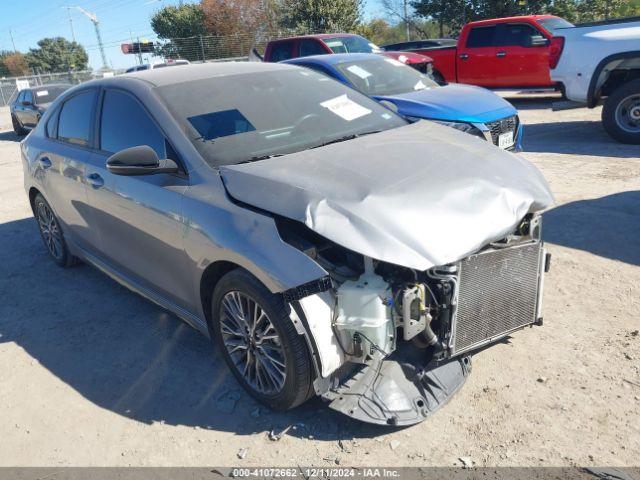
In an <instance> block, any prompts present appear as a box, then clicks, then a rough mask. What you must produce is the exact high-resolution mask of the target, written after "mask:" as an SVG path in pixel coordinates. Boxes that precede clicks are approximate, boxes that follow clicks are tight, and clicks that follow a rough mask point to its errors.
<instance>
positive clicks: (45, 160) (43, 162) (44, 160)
mask: <svg viewBox="0 0 640 480" xmlns="http://www.w3.org/2000/svg"><path fill="white" fill-rule="evenodd" d="M38 163H39V164H40V166H41V167H42V168H44V169H45V170H46V169H48V168H51V160H49V158H48V157H41V158H40V159H39V160H38Z"/></svg>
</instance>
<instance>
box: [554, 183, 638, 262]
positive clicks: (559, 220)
mask: <svg viewBox="0 0 640 480" xmlns="http://www.w3.org/2000/svg"><path fill="white" fill-rule="evenodd" d="M542 231H543V238H544V239H545V241H547V242H550V243H555V244H557V245H562V246H565V247H570V248H575V249H578V250H584V251H587V252H590V253H593V254H594V255H598V256H601V257H605V258H610V259H612V260H618V261H621V262H625V263H629V264H631V265H640V191H628V192H621V193H616V194H614V195H608V196H606V197H601V198H594V199H591V200H580V201H577V202H571V203H567V204H565V205H561V206H559V207H557V208H554V209H553V210H550V211H549V212H547V213H546V214H545V215H544V221H543V227H542Z"/></svg>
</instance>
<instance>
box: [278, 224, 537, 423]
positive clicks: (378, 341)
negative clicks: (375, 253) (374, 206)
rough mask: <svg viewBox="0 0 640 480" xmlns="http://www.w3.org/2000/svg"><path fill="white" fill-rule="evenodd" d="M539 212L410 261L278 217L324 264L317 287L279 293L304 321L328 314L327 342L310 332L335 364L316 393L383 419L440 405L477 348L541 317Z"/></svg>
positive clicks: (359, 414) (360, 415) (353, 412)
mask: <svg viewBox="0 0 640 480" xmlns="http://www.w3.org/2000/svg"><path fill="white" fill-rule="evenodd" d="M540 222H541V217H540V216H534V215H532V214H529V215H527V216H526V217H525V218H524V219H523V221H522V222H521V224H520V225H519V226H518V228H517V230H516V231H514V232H513V234H511V235H508V236H507V237H506V238H504V239H503V240H501V241H497V242H492V243H490V244H488V245H486V246H485V247H484V248H482V249H481V250H480V251H478V252H477V253H474V254H472V255H470V256H468V257H466V258H464V259H462V260H460V261H457V262H454V263H451V264H448V265H443V266H439V267H433V268H430V269H428V270H426V271H416V270H414V269H410V268H406V267H401V266H397V265H393V264H389V263H385V262H382V261H375V260H373V259H371V258H369V257H365V256H362V255H359V254H355V253H353V252H350V251H347V250H345V249H344V248H342V247H340V246H338V245H336V244H334V243H333V242H330V241H328V240H326V239H323V238H322V237H320V236H318V235H317V234H314V233H313V232H312V231H310V230H308V229H306V228H304V227H303V226H302V225H300V224H297V223H295V222H289V221H287V220H282V219H281V220H279V221H278V224H279V231H280V232H281V235H282V236H283V239H284V240H285V241H286V242H287V243H289V244H291V245H293V246H295V247H296V248H298V249H300V250H302V251H303V252H304V253H305V254H307V255H308V256H310V257H311V258H312V259H314V260H315V261H316V262H318V264H320V265H322V266H323V268H325V270H326V271H327V272H328V273H329V277H327V278H326V279H325V280H324V281H323V282H318V283H317V284H315V285H314V286H313V288H312V287H311V286H309V285H308V286H306V287H305V288H304V289H302V290H300V289H298V290H297V292H296V296H295V298H294V296H292V295H293V294H292V292H286V293H285V297H286V298H287V300H288V301H293V302H294V303H296V304H297V306H298V308H297V312H299V316H301V317H303V318H304V322H305V323H309V322H312V323H314V322H322V321H323V320H324V321H327V320H329V321H330V327H331V331H330V332H326V333H327V335H328V336H332V339H333V341H332V343H331V345H330V347H329V348H327V345H326V344H324V345H322V344H323V341H322V339H321V338H317V337H318V336H317V335H316V341H318V340H319V343H320V345H318V344H316V348H321V349H322V350H323V353H324V355H325V358H323V359H321V360H322V361H323V364H324V365H332V367H330V368H329V369H332V371H331V372H330V373H327V371H325V372H323V373H321V374H320V375H319V378H318V379H317V380H316V385H315V386H316V391H317V393H318V394H320V395H322V397H323V398H324V399H325V400H328V401H329V402H330V407H331V408H333V409H335V410H338V411H340V412H342V413H344V414H346V415H349V416H351V417H353V418H356V419H358V420H361V421H364V422H368V423H376V424H385V425H411V424H414V423H417V422H420V421H422V420H424V419H425V418H426V417H427V416H429V415H430V414H431V413H433V412H434V411H436V410H437V409H438V408H439V407H441V406H442V405H444V404H445V403H446V402H447V401H448V400H449V399H450V398H451V397H452V396H453V395H454V394H455V393H456V392H457V391H458V389H459V388H460V387H461V386H462V384H463V383H464V381H465V379H466V377H467V375H468V374H469V373H470V370H471V354H472V353H473V352H474V351H476V350H478V349H481V348H484V347H486V346H487V345H490V344H493V343H495V342H497V341H499V340H501V339H503V338H504V337H506V336H508V335H509V334H511V333H513V332H514V331H516V330H518V329H521V328H524V327H526V326H529V325H534V324H541V323H542V317H541V295H542V286H543V278H544V271H545V269H546V267H547V266H548V261H549V260H548V256H547V254H546V252H545V249H544V247H543V244H542V242H541V241H540V227H541V225H540ZM313 297H315V299H314V300H312V298H313ZM320 298H324V300H322V301H321V302H320V303H321V304H322V305H324V307H325V308H324V310H323V309H322V308H319V307H318V305H319V302H318V301H317V300H318V299H320ZM327 315H329V316H330V319H327ZM311 331H315V329H314V327H313V326H311ZM330 352H333V354H334V358H333V360H332V359H331V358H330V357H331V353H330Z"/></svg>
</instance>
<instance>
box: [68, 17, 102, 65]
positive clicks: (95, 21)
mask: <svg viewBox="0 0 640 480" xmlns="http://www.w3.org/2000/svg"><path fill="white" fill-rule="evenodd" d="M75 8H76V9H77V10H79V11H80V12H82V13H83V14H84V15H85V16H86V17H87V18H88V19H89V20H91V23H93V27H94V28H95V29H96V38H97V39H98V48H99V49H100V55H101V56H102V68H103V69H105V70H108V69H109V65H108V64H107V55H106V54H105V53H104V45H103V44H102V36H101V35H100V21H99V20H98V16H97V15H96V14H95V13H91V12H87V11H86V10H85V9H84V8H82V7H78V6H77V5H76V6H75Z"/></svg>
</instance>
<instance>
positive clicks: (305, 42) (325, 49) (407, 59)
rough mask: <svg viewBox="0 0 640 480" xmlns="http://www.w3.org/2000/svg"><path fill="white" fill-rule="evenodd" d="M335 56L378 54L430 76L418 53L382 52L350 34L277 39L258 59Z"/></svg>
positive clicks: (428, 62) (425, 61)
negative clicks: (344, 54)
mask: <svg viewBox="0 0 640 480" xmlns="http://www.w3.org/2000/svg"><path fill="white" fill-rule="evenodd" d="M339 53H378V54H381V55H384V56H386V57H389V58H393V59H395V60H398V61H399V62H402V63H404V64H406V65H409V66H410V67H412V68H415V69H416V70H418V71H420V72H422V73H426V74H428V75H431V72H432V68H433V67H432V64H433V60H432V59H431V58H430V57H428V56H426V55H421V54H419V53H412V52H394V51H390V50H385V51H383V50H382V49H381V48H380V47H378V46H377V45H376V44H375V43H372V42H370V41H369V40H367V39H366V38H364V37H361V36H360V35H355V34H352V33H324V34H318V35H303V36H300V37H290V38H281V39H278V40H273V41H271V42H269V43H268V44H267V47H266V49H265V52H264V57H263V58H262V59H263V60H264V61H265V62H281V61H283V60H289V59H291V58H298V57H308V56H310V55H327V54H339Z"/></svg>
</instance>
